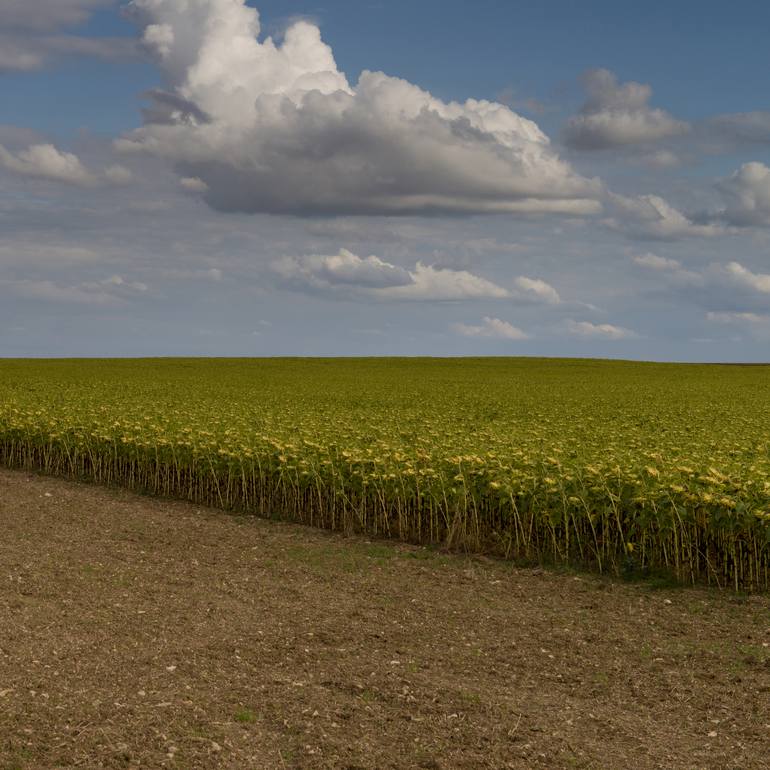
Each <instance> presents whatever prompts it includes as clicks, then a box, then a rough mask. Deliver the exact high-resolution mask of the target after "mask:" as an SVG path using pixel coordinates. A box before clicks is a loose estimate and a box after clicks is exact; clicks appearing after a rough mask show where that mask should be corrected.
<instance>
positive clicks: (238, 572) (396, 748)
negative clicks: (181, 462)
mask: <svg viewBox="0 0 770 770" xmlns="http://www.w3.org/2000/svg"><path fill="white" fill-rule="evenodd" d="M0 533H1V534H0V770H11V768H14V769H17V768H18V769H20V770H21V769H23V770H28V769H29V770H38V769H41V770H42V768H71V767H83V768H97V767H109V768H130V767H134V766H142V767H147V768H157V767H169V768H185V769H186V768H238V769H239V770H240V769H241V768H249V769H251V768H255V769H259V768H343V769H344V768H347V769H348V770H353V768H445V769H446V770H453V769H454V768H548V770H554V769H555V768H581V767H582V768H619V769H620V768H631V767H633V768H640V769H641V768H736V770H737V769H738V768H741V770H749V769H750V768H767V767H768V757H770V600H769V599H768V598H767V597H756V596H754V597H745V596H736V595H732V594H730V593H718V592H716V591H707V590H692V589H666V590H660V589H659V590H655V589H653V587H652V586H651V585H649V584H625V583H618V582H611V581H607V580H603V579H599V578H593V577H590V576H585V575H581V576H575V575H571V574H556V573H552V572H548V571H546V572H543V571H541V570H531V569H529V570H522V569H514V568H512V567H510V566H509V565H505V564H501V563H496V562H492V561H488V560H484V559H478V558H473V559H466V558H463V557H460V556H448V555H443V554H437V553H433V552H430V551H426V550H424V549H416V548H409V547H404V546H398V545H391V544H383V543H371V542H367V541H365V540H363V539H353V538H347V539H345V538H342V537H339V536H335V535H330V534H326V533H322V532H316V531H313V530H309V529H306V528H302V527H296V526H290V525H284V524H278V523H274V522H267V521H262V520H258V519H255V518H249V517H235V516H229V515H227V514H224V513H221V512H217V511H212V510H207V509H200V508H198V507H195V506H191V505H186V504H182V503H170V502H163V501H157V500H153V499H148V498H142V497H137V496H135V495H131V494H128V493H125V492H122V491H118V490H106V489H100V488H95V487H90V486H84V485H78V484H73V483H69V482H63V481H59V480H56V479H51V478H41V477H35V476H30V475H28V474H23V473H17V472H8V471H0Z"/></svg>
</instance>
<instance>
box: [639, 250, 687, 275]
mask: <svg viewBox="0 0 770 770" xmlns="http://www.w3.org/2000/svg"><path fill="white" fill-rule="evenodd" d="M633 261H634V264H636V265H639V266H641V267H646V268H649V269H650V270H660V271H674V270H681V269H682V263H681V262H678V261H677V260H675V259H668V258H667V257H659V256H658V255H657V254H653V253H652V252H647V253H646V254H638V255H637V256H635V257H634V258H633Z"/></svg>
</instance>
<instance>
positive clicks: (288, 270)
mask: <svg viewBox="0 0 770 770" xmlns="http://www.w3.org/2000/svg"><path fill="white" fill-rule="evenodd" d="M272 269H273V271H274V272H276V273H277V274H278V275H279V276H281V278H283V280H284V281H285V282H286V283H288V284H289V285H293V286H295V287H297V288H300V289H305V290H307V289H310V290H320V291H340V290H346V291H348V292H350V291H353V292H355V293H359V294H363V295H368V296H372V297H380V298H382V299H408V300H460V299H479V298H493V299H494V298H497V299H500V298H505V297H509V296H510V292H509V291H508V290H507V289H504V288H503V287H501V286H498V285H497V284H495V283H492V282H491V281H488V280H487V279H486V278H481V277H480V276H477V275H474V274H473V273H469V272H467V271H466V270H448V269H442V268H437V267H434V266H432V265H424V264H422V263H420V262H418V263H417V264H416V265H415V266H414V268H413V269H411V270H407V269H405V268H403V267H399V266H397V265H393V264H391V263H390V262H385V261H384V260H382V259H380V258H379V257H376V256H369V257H365V258H362V257H359V256H357V255H356V254H353V253H351V252H350V251H348V250H347V249H341V250H340V252H339V254H336V255H333V256H319V255H313V256H307V257H284V258H283V259H280V260H277V261H276V262H274V263H273V265H272Z"/></svg>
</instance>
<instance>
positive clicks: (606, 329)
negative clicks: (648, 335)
mask: <svg viewBox="0 0 770 770" xmlns="http://www.w3.org/2000/svg"><path fill="white" fill-rule="evenodd" d="M567 332H568V333H569V334H572V335H573V336H575V337H592V338H602V339H609V340H625V339H630V338H633V337H636V336H638V335H637V334H636V333H635V332H633V331H631V330H630V329H624V328H623V327H622V326H613V325H612V324H593V323H591V322H590V321H573V320H569V321H567Z"/></svg>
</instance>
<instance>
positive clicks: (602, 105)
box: [564, 69, 690, 150]
mask: <svg viewBox="0 0 770 770" xmlns="http://www.w3.org/2000/svg"><path fill="white" fill-rule="evenodd" d="M583 85H584V86H585V89H586V92H587V94H588V99H587V100H586V102H585V104H584V105H583V107H582V109H581V110H580V113H579V114H578V115H575V116H573V117H572V118H570V119H569V121H568V122H567V125H566V127H565V130H564V138H565V142H566V144H567V145H568V146H569V147H572V148H573V149H576V150H606V149H611V148H616V147H624V146H627V145H636V144H646V143H650V142H655V141H658V140H660V139H665V138H667V137H671V136H678V135H680V134H684V133H686V132H687V131H689V129H690V127H689V125H688V124H687V123H685V122H684V121H681V120H676V119H675V118H673V117H672V116H671V115H669V114H668V113H667V112H665V111H664V110H660V109H655V108H652V107H650V105H649V104H648V102H649V100H650V97H651V96H652V89H651V88H650V86H648V85H644V84H642V83H634V82H633V81H629V82H628V83H618V79H617V77H616V76H615V75H614V74H613V73H612V72H610V71H609V70H606V69H595V70H590V71H589V72H587V73H586V74H585V75H584V76H583Z"/></svg>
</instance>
